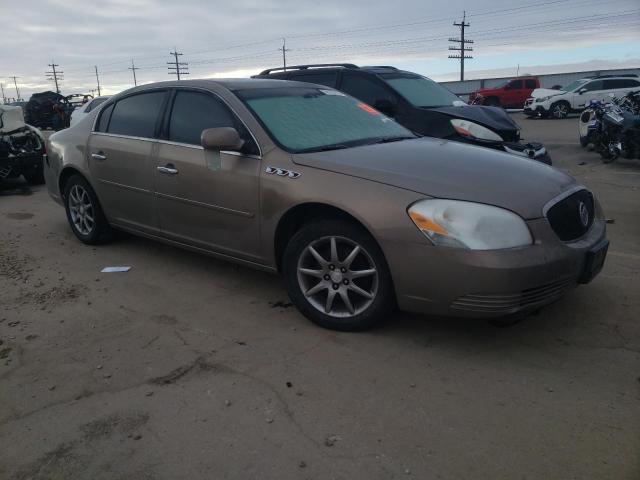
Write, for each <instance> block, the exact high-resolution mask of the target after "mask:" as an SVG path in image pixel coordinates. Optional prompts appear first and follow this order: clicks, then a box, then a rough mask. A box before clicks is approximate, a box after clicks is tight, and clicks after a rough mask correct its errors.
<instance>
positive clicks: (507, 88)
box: [469, 77, 540, 108]
mask: <svg viewBox="0 0 640 480" xmlns="http://www.w3.org/2000/svg"><path fill="white" fill-rule="evenodd" d="M536 88H540V82H539V81H538V78H537V77H518V78H513V79H511V80H509V81H508V82H505V83H504V84H502V85H501V86H499V87H495V88H481V89H479V90H476V91H475V92H472V93H471V95H469V102H471V103H476V104H480V105H491V106H494V107H504V108H522V107H524V101H525V100H526V99H527V98H529V97H530V96H531V92H533V91H534V90H535V89H536Z"/></svg>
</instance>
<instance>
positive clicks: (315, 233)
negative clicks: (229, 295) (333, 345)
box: [283, 220, 394, 331]
mask: <svg viewBox="0 0 640 480" xmlns="http://www.w3.org/2000/svg"><path fill="white" fill-rule="evenodd" d="M283 273H284V278H285V282H286V285H287V290H288V293H289V296H290V298H291V300H292V302H293V303H294V304H295V305H296V307H298V309H299V310H300V311H301V312H302V313H303V314H304V315H305V316H306V317H307V318H309V319H310V320H312V321H313V322H315V323H316V324H318V325H320V326H322V327H325V328H329V329H332V330H341V331H358V330H365V329H367V328H370V327H372V326H374V325H376V324H377V323H379V322H381V321H382V320H384V319H385V317H386V315H387V314H388V313H389V312H390V310H391V308H392V307H393V305H394V296H393V288H392V282H391V276H390V274H389V269H388V267H387V264H386V261H385V259H384V255H383V254H382V251H381V250H380V247H379V246H378V245H377V243H376V242H375V240H374V239H373V238H372V237H371V236H370V235H369V234H368V233H367V232H366V231H364V230H363V229H362V228H359V227H358V226H356V225H355V224H352V223H350V222H347V221H343V220H321V221H318V222H313V223H309V224H307V225H305V226H304V227H302V229H300V230H299V231H298V232H297V233H296V234H295V235H294V236H293V237H292V238H291V240H290V241H289V243H288V245H287V248H286V250H285V253H284V258H283Z"/></svg>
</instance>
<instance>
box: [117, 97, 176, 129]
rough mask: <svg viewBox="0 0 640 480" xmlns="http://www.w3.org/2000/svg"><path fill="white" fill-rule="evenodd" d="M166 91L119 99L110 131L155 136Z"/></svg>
mask: <svg viewBox="0 0 640 480" xmlns="http://www.w3.org/2000/svg"><path fill="white" fill-rule="evenodd" d="M165 95H166V92H164V91H160V92H149V93H140V94H137V95H132V96H130V97H125V98H123V99H122V100H119V101H118V102H117V103H116V105H115V107H114V108H113V113H112V114H111V121H110V122H109V128H108V132H109V133H115V134H119V135H129V136H132V137H143V138H153V137H154V133H155V128H156V122H157V121H158V115H159V114H160V111H161V109H162V103H163V101H164V98H165Z"/></svg>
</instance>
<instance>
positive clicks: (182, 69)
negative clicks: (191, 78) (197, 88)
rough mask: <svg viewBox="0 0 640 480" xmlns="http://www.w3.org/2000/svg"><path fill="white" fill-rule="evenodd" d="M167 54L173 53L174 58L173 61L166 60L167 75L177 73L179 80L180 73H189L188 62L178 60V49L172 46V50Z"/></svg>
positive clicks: (180, 54)
mask: <svg viewBox="0 0 640 480" xmlns="http://www.w3.org/2000/svg"><path fill="white" fill-rule="evenodd" d="M169 55H173V56H174V58H175V61H173V62H167V65H169V67H168V69H169V75H177V76H178V81H180V75H189V72H188V71H187V69H188V68H189V64H188V63H187V62H179V61H178V57H180V56H182V53H179V52H178V49H177V48H175V47H173V52H169ZM172 65H173V66H172Z"/></svg>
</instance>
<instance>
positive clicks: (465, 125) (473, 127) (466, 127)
mask: <svg viewBox="0 0 640 480" xmlns="http://www.w3.org/2000/svg"><path fill="white" fill-rule="evenodd" d="M451 125H452V126H453V128H454V129H455V130H456V132H458V133H459V134H460V135H462V136H463V137H467V138H477V139H479V140H492V141H494V142H501V141H502V137H501V136H500V135H498V134H497V133H495V132H492V131H491V130H489V129H488V128H486V127H483V126H482V125H478V124H477V123H473V122H470V121H469V120H462V119H460V118H454V119H453V120H451Z"/></svg>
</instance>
